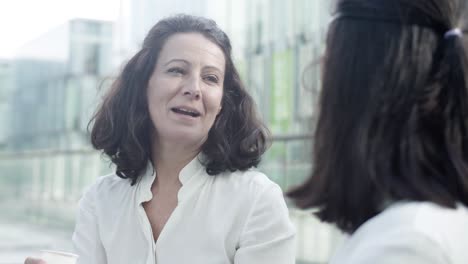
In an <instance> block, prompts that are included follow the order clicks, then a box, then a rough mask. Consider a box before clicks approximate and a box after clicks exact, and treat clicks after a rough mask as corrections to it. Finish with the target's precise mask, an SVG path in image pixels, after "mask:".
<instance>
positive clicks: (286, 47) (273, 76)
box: [0, 0, 342, 264]
mask: <svg viewBox="0 0 468 264" xmlns="http://www.w3.org/2000/svg"><path fill="white" fill-rule="evenodd" d="M330 10H331V6H330V3H329V1H310V0H296V1H284V0H237V1H232V0H216V1H215V0H171V1H167V0H138V1H137V0H121V1H120V13H119V17H118V19H117V20H116V21H114V22H108V21H98V20H89V19H74V20H71V21H69V22H68V23H66V24H64V25H61V26H59V27H57V28H54V29H52V30H50V31H49V32H48V33H46V34H44V35H42V36H40V37H38V38H36V39H34V40H32V41H31V42H29V43H27V44H26V45H25V46H24V47H23V48H22V49H21V50H20V51H19V52H18V54H17V56H16V57H15V58H13V59H11V60H4V61H0V124H2V125H1V127H0V210H1V211H2V212H4V213H3V214H4V215H2V218H0V237H9V236H10V237H12V240H9V242H0V263H22V262H18V261H19V259H21V256H23V255H26V254H29V253H30V252H32V251H33V250H37V249H42V248H55V249H61V250H69V249H70V247H71V245H70V239H69V237H70V234H71V232H72V229H73V224H74V210H75V207H76V204H77V201H78V199H79V198H80V196H81V194H82V192H83V190H84V188H86V186H89V185H90V184H91V183H92V182H93V181H94V180H95V179H96V178H97V177H98V176H99V175H103V174H106V173H108V172H111V171H112V169H111V167H110V166H109V164H108V161H106V160H105V158H103V156H102V155H100V153H98V152H96V151H93V150H92V149H91V147H90V143H89V139H88V136H89V135H88V132H87V124H88V121H89V119H90V117H91V116H92V114H93V111H94V110H95V107H96V105H97V104H98V103H99V100H100V97H99V95H100V91H101V90H103V89H106V87H108V85H109V84H110V83H111V81H112V79H113V78H114V77H115V75H116V74H117V73H118V71H119V70H120V68H121V66H122V64H123V63H125V61H126V60H128V59H129V58H130V57H131V56H132V55H133V54H134V53H135V52H136V51H137V50H138V49H139V47H140V45H141V43H142V41H143V38H144V37H145V35H146V34H147V32H148V30H149V29H150V28H151V27H152V26H153V25H154V24H155V23H156V22H157V21H158V20H160V19H161V18H164V17H167V16H169V15H173V14H177V13H189V14H194V15H200V16H205V17H209V18H212V19H214V20H215V21H216V22H217V23H218V24H219V25H220V27H221V28H223V29H224V30H225V31H226V32H227V33H228V35H229V36H230V38H231V41H232V44H233V48H234V57H235V62H236V65H237V67H238V69H239V70H240V72H241V75H242V78H243V80H244V81H245V83H246V86H247V87H248V89H249V91H250V92H251V93H252V95H253V96H254V98H255V100H256V102H257V104H258V107H259V109H260V112H261V114H262V115H263V118H264V119H265V120H266V121H267V123H268V125H269V127H270V129H271V131H272V133H273V135H274V143H273V145H272V147H271V148H270V150H269V151H268V153H267V154H266V156H265V157H264V159H263V162H262V164H261V168H260V169H261V170H263V171H265V172H266V173H267V175H268V176H269V177H270V178H271V179H272V180H274V181H275V182H277V183H278V184H279V185H280V186H281V187H282V188H283V190H287V189H288V188H290V187H291V186H294V185H296V184H298V183H300V182H301V181H302V180H303V179H304V178H305V177H306V176H307V175H308V173H309V172H310V170H311V167H312V165H311V164H310V157H311V156H310V155H311V148H312V145H311V143H312V136H311V131H312V126H313V124H314V103H313V102H315V99H316V97H315V95H316V93H317V89H318V87H319V84H320V79H319V76H320V74H319V67H318V66H317V62H318V61H319V60H320V56H321V53H322V51H323V48H324V47H323V45H324V38H325V30H326V26H327V23H328V21H329V18H330ZM289 206H290V215H291V218H292V220H293V222H294V223H295V225H296V228H297V231H298V247H297V263H310V264H312V263H326V262H327V260H328V257H329V255H330V252H331V251H332V250H333V248H334V247H335V246H336V244H337V243H338V242H339V241H340V239H341V237H342V236H341V235H340V233H339V232H338V231H337V230H335V229H333V228H331V227H330V226H328V225H325V224H322V223H319V221H318V220H317V219H316V218H314V217H312V216H311V215H310V212H304V211H301V210H298V209H296V208H294V206H293V205H292V204H289ZM2 219H3V220H2ZM12 222H13V223H14V225H12V224H11V223H12ZM19 223H20V224H19ZM22 233H24V234H26V233H27V234H37V235H36V237H37V238H38V239H34V236H29V238H28V239H21V238H18V237H21V236H20V235H18V234H22ZM41 237H42V239H39V238H41ZM15 239H16V240H15ZM11 241H16V242H11ZM2 243H5V245H3V244H2ZM8 243H13V244H14V245H16V246H15V247H13V246H12V247H9V246H8V245H9V244H8ZM15 243H16V244H15ZM2 245H3V247H2ZM2 248H7V249H9V251H8V252H16V253H14V254H13V253H6V252H4V251H5V250H3V251H2ZM2 254H3V255H2ZM2 256H3V258H5V259H7V260H6V261H7V262H2ZM8 261H10V262H8Z"/></svg>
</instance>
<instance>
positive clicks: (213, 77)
mask: <svg viewBox="0 0 468 264" xmlns="http://www.w3.org/2000/svg"><path fill="white" fill-rule="evenodd" d="M205 80H207V81H208V82H211V83H218V82H219V79H218V76H216V75H208V76H205Z"/></svg>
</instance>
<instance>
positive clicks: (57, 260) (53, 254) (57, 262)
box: [41, 250, 78, 264]
mask: <svg viewBox="0 0 468 264" xmlns="http://www.w3.org/2000/svg"><path fill="white" fill-rule="evenodd" d="M41 259H43V260H45V261H46V262H47V264H76V260H77V259H78V255H75V254H72V253H68V252H61V251H52V250H41Z"/></svg>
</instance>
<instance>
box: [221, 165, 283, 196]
mask: <svg viewBox="0 0 468 264" xmlns="http://www.w3.org/2000/svg"><path fill="white" fill-rule="evenodd" d="M216 177H217V178H218V179H217V180H219V183H221V184H224V185H226V186H227V187H228V188H232V189H233V190H236V191H240V192H247V191H248V192H250V193H254V194H259V193H260V192H262V191H264V190H268V189H280V187H279V186H278V184H276V183H275V182H273V181H272V180H271V179H270V178H268V176H267V175H265V174H264V173H263V172H260V171H258V170H256V169H249V170H246V171H234V172H225V173H223V174H222V175H218V176H216Z"/></svg>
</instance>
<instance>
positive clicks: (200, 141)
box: [27, 15, 295, 264]
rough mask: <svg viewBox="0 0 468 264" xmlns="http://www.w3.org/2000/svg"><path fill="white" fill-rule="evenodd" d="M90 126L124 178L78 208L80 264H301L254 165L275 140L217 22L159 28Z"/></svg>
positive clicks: (183, 20) (284, 216) (277, 192)
mask: <svg viewBox="0 0 468 264" xmlns="http://www.w3.org/2000/svg"><path fill="white" fill-rule="evenodd" d="M93 122H94V123H93V128H92V132H91V140H92V143H93V146H94V147H95V148H96V149H99V150H102V151H103V152H104V153H105V154H106V155H108V156H109V157H110V159H111V161H112V162H113V163H114V164H115V166H116V172H115V174H111V175H108V176H104V177H101V178H100V179H99V180H98V182H97V183H96V184H94V185H93V186H91V187H90V188H89V189H88V191H87V192H86V193H85V195H84V196H83V198H82V199H81V201H80V206H79V212H78V216H77V223H76V228H75V233H74V235H73V242H74V245H75V248H76V253H77V254H78V255H79V256H80V258H79V260H78V263H79V264H84V263H86V264H90V263H91V264H93V263H95V264H97V263H99V264H105V263H112V264H128V263H147V264H150V263H151V264H154V263H158V264H164V263H167V264H173V263H194V264H197V263H200V264H201V263H203V264H210V263H213V264H222V263H226V264H228V263H230V264H247V263H256V264H262V263H268V264H288V263H289V264H292V263H294V262H295V260H294V237H295V231H294V228H293V225H292V224H291V222H290V220H289V217H288V210H287V207H286V204H285V202H284V199H283V195H282V191H281V189H280V188H279V186H278V185H276V184H275V183H273V182H272V181H270V180H269V179H268V177H266V176H265V175H264V174H262V173H260V172H258V171H256V170H254V169H253V168H252V167H255V166H256V165H257V164H258V163H259V162H260V158H261V156H262V154H263V153H264V152H265V150H266V149H267V147H268V131H267V129H266V128H265V126H264V125H263V123H262V121H261V120H260V119H259V118H258V117H257V112H256V109H255V108H254V102H253V100H252V98H251V96H250V95H249V94H248V93H247V92H246V90H245V88H244V87H243V84H242V82H241V80H240V78H239V75H238V73H237V70H236V68H235V67H234V64H233V62H232V58H231V45H230V41H229V38H228V37H227V36H226V34H225V33H224V32H223V31H221V30H220V29H219V28H218V27H217V25H216V23H215V22H214V21H212V20H208V19H205V18H200V17H193V16H187V15H179V16H175V17H170V18H167V19H164V20H162V21H160V22H159V23H157V24H156V25H155V26H154V27H153V28H152V29H151V30H150V32H149V33H148V36H147V37H146V39H145V41H144V43H143V47H142V49H141V50H140V51H139V52H138V53H137V54H136V55H135V56H134V57H133V58H132V59H130V61H129V62H128V63H127V64H126V66H125V67H124V69H123V71H122V73H121V74H120V76H119V78H118V79H117V80H116V82H115V83H114V85H113V86H112V87H111V89H110V91H109V92H108V94H107V95H106V96H105V98H104V101H103V103H102V105H101V106H100V108H99V109H98V111H97V113H96V115H95V117H94V119H93ZM27 263H39V262H34V260H31V259H30V260H28V262H27Z"/></svg>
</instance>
